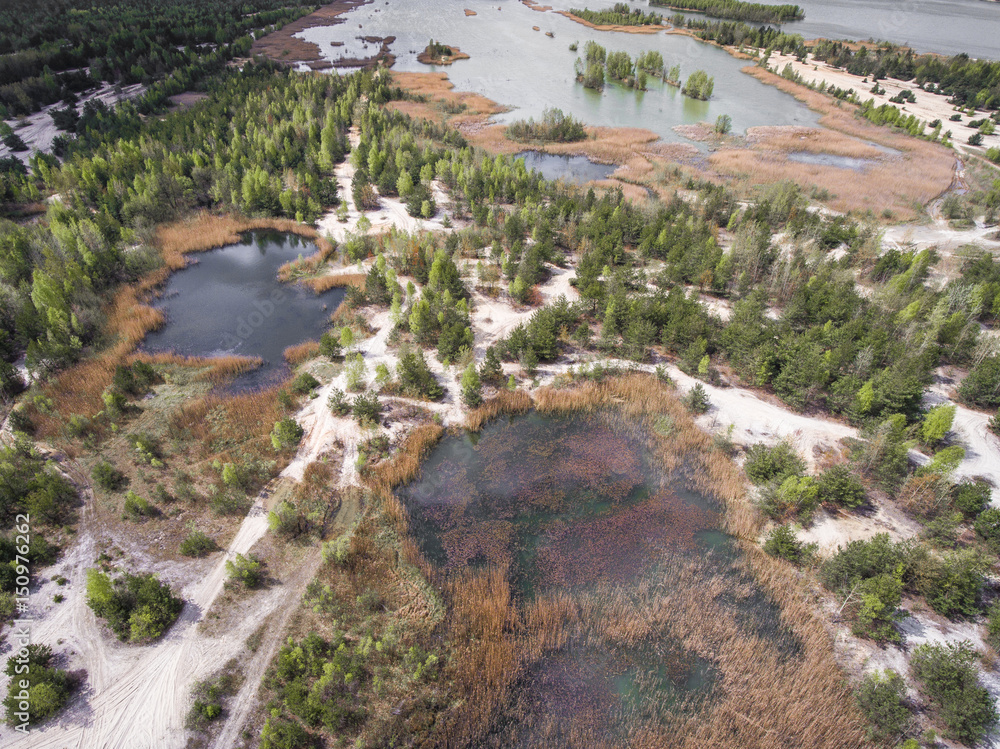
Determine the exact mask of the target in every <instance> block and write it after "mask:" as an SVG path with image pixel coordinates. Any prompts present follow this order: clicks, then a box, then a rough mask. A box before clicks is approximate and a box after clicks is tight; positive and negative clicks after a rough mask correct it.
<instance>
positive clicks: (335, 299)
mask: <svg viewBox="0 0 1000 749" xmlns="http://www.w3.org/2000/svg"><path fill="white" fill-rule="evenodd" d="M316 249H317V248H316V245H315V244H313V243H312V242H310V241H308V240H305V239H302V238H301V237H298V236H296V235H294V234H282V233H279V232H271V231H256V232H249V233H247V234H245V235H244V236H243V240H242V241H241V242H240V243H239V244H234V245H229V246H227V247H222V248H219V249H216V250H210V251H208V252H203V253H198V254H195V255H190V256H189V258H190V259H191V260H192V262H191V263H190V264H189V265H188V266H187V267H186V268H184V269H182V270H179V271H177V272H175V273H173V274H171V275H170V277H169V278H168V279H167V282H166V284H165V285H164V287H163V294H162V296H161V297H160V299H159V300H158V301H157V303H156V304H155V306H156V307H157V308H158V309H161V310H163V312H164V313H165V315H166V324H165V325H164V326H163V327H162V328H160V329H159V330H157V331H154V332H152V333H150V334H149V335H147V336H146V339H145V341H144V342H143V348H144V349H145V350H146V351H151V352H160V351H173V352H176V353H178V354H183V355H185V356H227V355H237V356H259V357H260V358H261V359H263V360H264V364H263V366H261V367H258V368H257V369H255V370H254V371H252V372H250V373H248V374H245V375H241V376H240V377H239V378H237V379H236V380H235V382H234V383H233V385H232V387H234V388H236V389H246V388H248V387H255V386H260V385H266V384H268V383H270V382H273V381H276V380H277V379H279V378H280V377H282V376H283V375H285V374H286V373H287V372H288V367H287V365H286V364H285V360H284V357H283V352H284V350H285V349H286V348H287V347H288V346H293V345H295V344H298V343H302V342H304V341H308V340H315V339H318V338H319V337H320V335H321V334H322V333H323V332H324V330H326V327H327V325H328V321H329V317H330V315H331V314H332V313H333V311H334V310H335V309H336V308H337V305H338V304H340V301H341V299H343V296H344V291H343V289H333V290H331V291H328V292H326V293H324V294H318V295H317V294H314V293H313V292H312V291H311V290H310V289H308V288H306V287H304V286H301V285H299V284H287V283H282V282H280V281H279V280H278V278H277V273H278V268H280V267H281V266H282V265H283V264H285V263H287V262H288V261H290V260H295V259H296V258H297V257H299V256H309V255H312V254H313V253H315V252H316Z"/></svg>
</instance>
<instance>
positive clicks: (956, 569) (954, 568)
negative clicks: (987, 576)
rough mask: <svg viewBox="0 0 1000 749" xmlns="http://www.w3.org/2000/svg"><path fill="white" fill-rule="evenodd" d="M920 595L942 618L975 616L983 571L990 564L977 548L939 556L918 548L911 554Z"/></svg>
mask: <svg viewBox="0 0 1000 749" xmlns="http://www.w3.org/2000/svg"><path fill="white" fill-rule="evenodd" d="M910 564H911V566H912V574H913V578H914V587H915V588H916V590H917V592H918V593H920V594H921V595H922V596H923V597H924V598H926V599H927V604H928V605H929V606H930V607H931V608H932V609H934V610H935V611H936V612H938V613H939V614H941V615H942V616H947V617H949V618H954V617H956V616H975V615H976V614H978V613H979V595H980V591H981V590H982V586H983V572H984V571H985V570H986V569H988V568H989V562H988V560H986V559H985V558H984V556H983V555H982V554H981V553H980V552H978V551H977V550H975V549H962V550H959V551H951V552H946V553H945V554H940V555H939V554H935V553H932V552H931V551H930V550H929V549H926V548H922V547H921V548H918V549H916V550H915V551H914V553H913V554H911V555H910Z"/></svg>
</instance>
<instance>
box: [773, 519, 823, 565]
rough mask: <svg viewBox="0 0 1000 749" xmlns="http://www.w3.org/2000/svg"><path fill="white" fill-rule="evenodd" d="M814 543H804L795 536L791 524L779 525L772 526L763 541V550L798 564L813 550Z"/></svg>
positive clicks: (810, 554)
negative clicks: (765, 539)
mask: <svg viewBox="0 0 1000 749" xmlns="http://www.w3.org/2000/svg"><path fill="white" fill-rule="evenodd" d="M815 548H816V547H815V545H813V544H804V543H802V542H801V541H799V540H798V539H797V538H796V537H795V531H793V530H792V528H791V526H788V525H779V526H777V527H776V528H774V529H773V530H772V531H771V533H770V535H769V536H768V537H767V541H765V542H764V551H766V552H767V553H768V554H770V555H771V556H772V557H781V558H782V559H787V560H788V561H789V562H791V563H792V564H800V563H802V562H804V561H806V559H808V558H809V557H810V556H812V554H813V552H814V551H815Z"/></svg>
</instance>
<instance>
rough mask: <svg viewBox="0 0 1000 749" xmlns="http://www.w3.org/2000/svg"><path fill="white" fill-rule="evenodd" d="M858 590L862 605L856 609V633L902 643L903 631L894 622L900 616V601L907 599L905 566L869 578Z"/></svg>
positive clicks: (875, 638)
mask: <svg viewBox="0 0 1000 749" xmlns="http://www.w3.org/2000/svg"><path fill="white" fill-rule="evenodd" d="M857 592H858V594H859V596H860V604H859V605H858V606H857V610H856V611H855V615H856V616H857V624H856V625H855V627H854V632H855V633H856V634H859V635H864V636H865V637H870V638H871V639H873V640H878V641H885V640H888V641H890V642H899V639H900V638H899V632H897V631H896V628H895V627H894V626H893V624H894V622H895V621H896V620H897V619H898V618H899V615H898V610H899V604H900V603H901V602H902V600H903V565H902V564H900V565H898V566H897V567H896V569H895V571H894V572H892V573H888V572H883V573H882V574H879V575H875V576H874V577H869V578H866V579H865V580H863V581H862V582H861V585H860V586H859V587H858V591H857Z"/></svg>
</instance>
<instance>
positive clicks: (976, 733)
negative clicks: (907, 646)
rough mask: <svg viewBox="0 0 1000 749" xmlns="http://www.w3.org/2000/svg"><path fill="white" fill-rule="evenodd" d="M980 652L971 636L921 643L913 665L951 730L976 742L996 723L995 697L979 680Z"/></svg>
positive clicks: (914, 670) (915, 672)
mask: <svg viewBox="0 0 1000 749" xmlns="http://www.w3.org/2000/svg"><path fill="white" fill-rule="evenodd" d="M978 657H979V656H978V654H977V653H976V651H975V650H974V649H973V647H972V643H970V642H969V641H968V640H966V641H963V642H960V643H957V644H950V643H949V644H946V645H931V644H924V645H918V646H917V647H915V648H914V649H913V655H912V657H911V658H910V668H911V670H912V671H913V675H914V677H916V679H917V681H919V682H921V685H922V687H923V690H924V692H925V693H926V694H927V696H928V697H929V698H930V701H931V702H932V703H933V705H934V707H935V708H936V709H937V712H938V716H939V717H940V719H941V721H942V722H943V723H944V724H945V726H947V727H948V732H949V733H950V734H951V735H952V736H953V737H955V738H957V739H958V740H960V741H962V742H964V743H966V744H969V745H973V744H976V743H978V742H979V741H981V740H982V739H983V737H984V736H985V735H986V733H987V731H989V729H990V728H992V727H993V726H994V725H996V723H997V720H998V717H1000V716H998V715H997V709H996V705H995V704H994V703H993V698H992V697H991V696H990V693H989V692H988V691H987V690H986V688H985V687H983V686H982V685H980V684H979V680H978V677H977V669H976V666H975V662H976V660H977V659H978Z"/></svg>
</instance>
